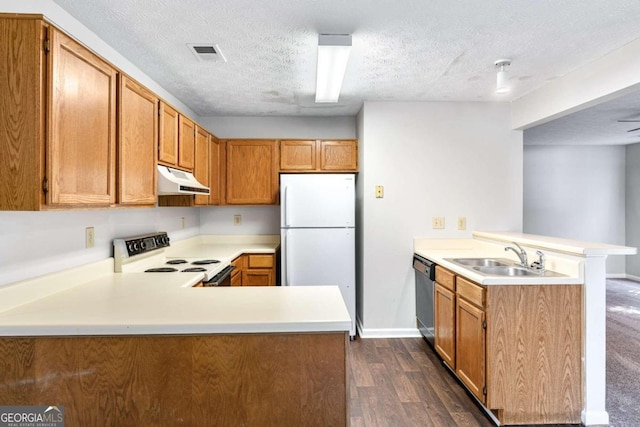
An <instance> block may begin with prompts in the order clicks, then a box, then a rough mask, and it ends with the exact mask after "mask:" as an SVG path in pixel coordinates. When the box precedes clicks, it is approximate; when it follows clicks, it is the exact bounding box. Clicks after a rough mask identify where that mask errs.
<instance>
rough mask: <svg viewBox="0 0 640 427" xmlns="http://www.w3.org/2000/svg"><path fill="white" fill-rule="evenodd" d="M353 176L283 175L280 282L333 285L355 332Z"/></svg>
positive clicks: (284, 283)
mask: <svg viewBox="0 0 640 427" xmlns="http://www.w3.org/2000/svg"><path fill="white" fill-rule="evenodd" d="M355 203H356V195H355V175H354V174H281V175H280V237H281V239H280V244H281V246H282V248H281V249H282V265H281V277H282V285H283V286H305V285H337V286H338V287H340V290H341V291H342V297H343V298H344V301H345V304H346V306H347V309H348V310H349V315H350V316H351V331H350V336H351V337H355V334H356V327H355V326H356V322H355V319H356V265H355V264H356V254H355V248H356V244H355V241H356V239H355V217H356V214H355Z"/></svg>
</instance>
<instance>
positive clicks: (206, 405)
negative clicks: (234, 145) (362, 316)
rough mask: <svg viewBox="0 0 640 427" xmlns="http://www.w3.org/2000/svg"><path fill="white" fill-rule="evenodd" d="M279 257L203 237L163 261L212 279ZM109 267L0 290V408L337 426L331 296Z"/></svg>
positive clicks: (83, 419) (162, 420) (128, 420)
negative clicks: (240, 264)
mask: <svg viewBox="0 0 640 427" xmlns="http://www.w3.org/2000/svg"><path fill="white" fill-rule="evenodd" d="M278 247H279V236H213V235H201V236H194V237H192V238H189V239H184V240H181V241H178V242H174V245H172V246H171V248H170V249H171V252H170V253H167V254H166V255H167V256H171V255H176V256H177V255H178V254H180V255H179V256H180V257H194V258H198V259H205V258H211V259H213V258H215V259H218V260H220V263H219V264H220V268H221V269H222V268H225V267H226V266H227V265H229V264H230V263H231V262H233V260H235V259H238V256H239V255H241V254H242V258H245V257H246V258H249V256H247V255H246V254H251V256H252V257H253V258H254V259H253V260H252V261H251V262H249V263H247V265H248V266H249V267H250V268H251V269H252V270H262V269H266V268H267V267H268V266H269V265H271V261H272V260H273V256H274V254H275V253H277V250H278ZM114 266H115V262H114V258H108V259H106V260H102V261H98V262H95V263H91V264H87V265H84V266H81V267H77V268H73V269H70V270H64V271H60V272H57V273H51V274H47V275H45V276H42V277H38V278H34V279H29V280H26V281H23V282H19V283H15V284H11V285H9V286H3V287H2V288H0V402H5V403H6V404H12V405H44V404H53V405H64V409H65V411H64V412H65V425H66V426H82V427H84V426H103V425H105V426H167V427H173V426H178V425H185V426H202V427H208V426H241V425H246V426H303V425H304V426H318V427H321V426H346V425H347V424H348V419H349V417H348V376H347V375H348V371H347V366H348V365H347V345H348V334H349V330H350V328H351V319H350V317H349V312H348V310H347V307H346V305H345V303H344V300H343V298H342V294H341V292H340V289H339V288H338V287H337V286H224V287H198V286H196V285H197V284H198V283H201V281H202V279H203V274H204V273H200V272H189V273H187V272H183V273H176V274H161V275H154V274H145V273H138V272H126V271H125V272H122V273H114ZM237 276H238V277H241V276H242V274H238V275H237ZM249 284H252V283H249ZM245 285H246V284H245Z"/></svg>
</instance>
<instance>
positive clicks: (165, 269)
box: [144, 267, 178, 273]
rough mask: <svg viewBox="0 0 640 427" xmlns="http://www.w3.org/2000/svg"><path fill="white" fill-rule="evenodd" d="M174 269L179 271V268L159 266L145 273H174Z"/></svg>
mask: <svg viewBox="0 0 640 427" xmlns="http://www.w3.org/2000/svg"><path fill="white" fill-rule="evenodd" d="M174 271H178V269H177V268H173V267H159V268H150V269H148V270H145V271H144V272H145V273H173V272H174Z"/></svg>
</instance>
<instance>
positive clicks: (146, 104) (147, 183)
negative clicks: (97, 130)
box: [118, 75, 158, 206]
mask: <svg viewBox="0 0 640 427" xmlns="http://www.w3.org/2000/svg"><path fill="white" fill-rule="evenodd" d="M118 89H119V92H118V94H119V96H118V123H119V126H118V203H119V204H123V205H149V206H154V205H155V203H156V198H157V175H158V174H157V169H156V163H157V158H156V155H157V152H158V150H157V147H158V97H156V96H155V95H154V94H153V92H151V91H149V90H148V89H146V88H144V87H143V86H141V85H139V84H138V83H136V82H135V81H133V80H132V79H130V78H128V77H126V76H122V75H121V76H120V82H119V85H118Z"/></svg>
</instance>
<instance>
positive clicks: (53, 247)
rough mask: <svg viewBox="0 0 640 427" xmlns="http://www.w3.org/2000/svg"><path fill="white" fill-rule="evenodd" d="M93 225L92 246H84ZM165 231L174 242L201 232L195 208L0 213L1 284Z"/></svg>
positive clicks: (96, 258) (108, 252)
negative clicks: (124, 240) (133, 238)
mask: <svg viewBox="0 0 640 427" xmlns="http://www.w3.org/2000/svg"><path fill="white" fill-rule="evenodd" d="M86 227H94V230H95V246H94V247H93V248H86V247H85V229H86ZM152 231H166V232H168V233H169V236H170V237H171V238H172V239H174V240H182V239H185V238H188V237H192V236H194V235H197V234H198V233H199V232H200V210H199V209H194V208H155V209H122V210H86V211H55V212H9V211H1V212H0V286H2V285H6V284H8V283H13V282H16V281H19V280H24V279H28V278H31V277H36V276H40V275H43V274H47V273H51V272H54V271H59V270H63V269H66V268H71V267H76V266H79V265H82V264H86V263H89V262H93V261H99V260H102V259H105V258H108V257H110V256H112V252H113V250H112V240H113V239H114V238H116V237H127V236H133V235H137V234H144V233H148V232H152Z"/></svg>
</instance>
